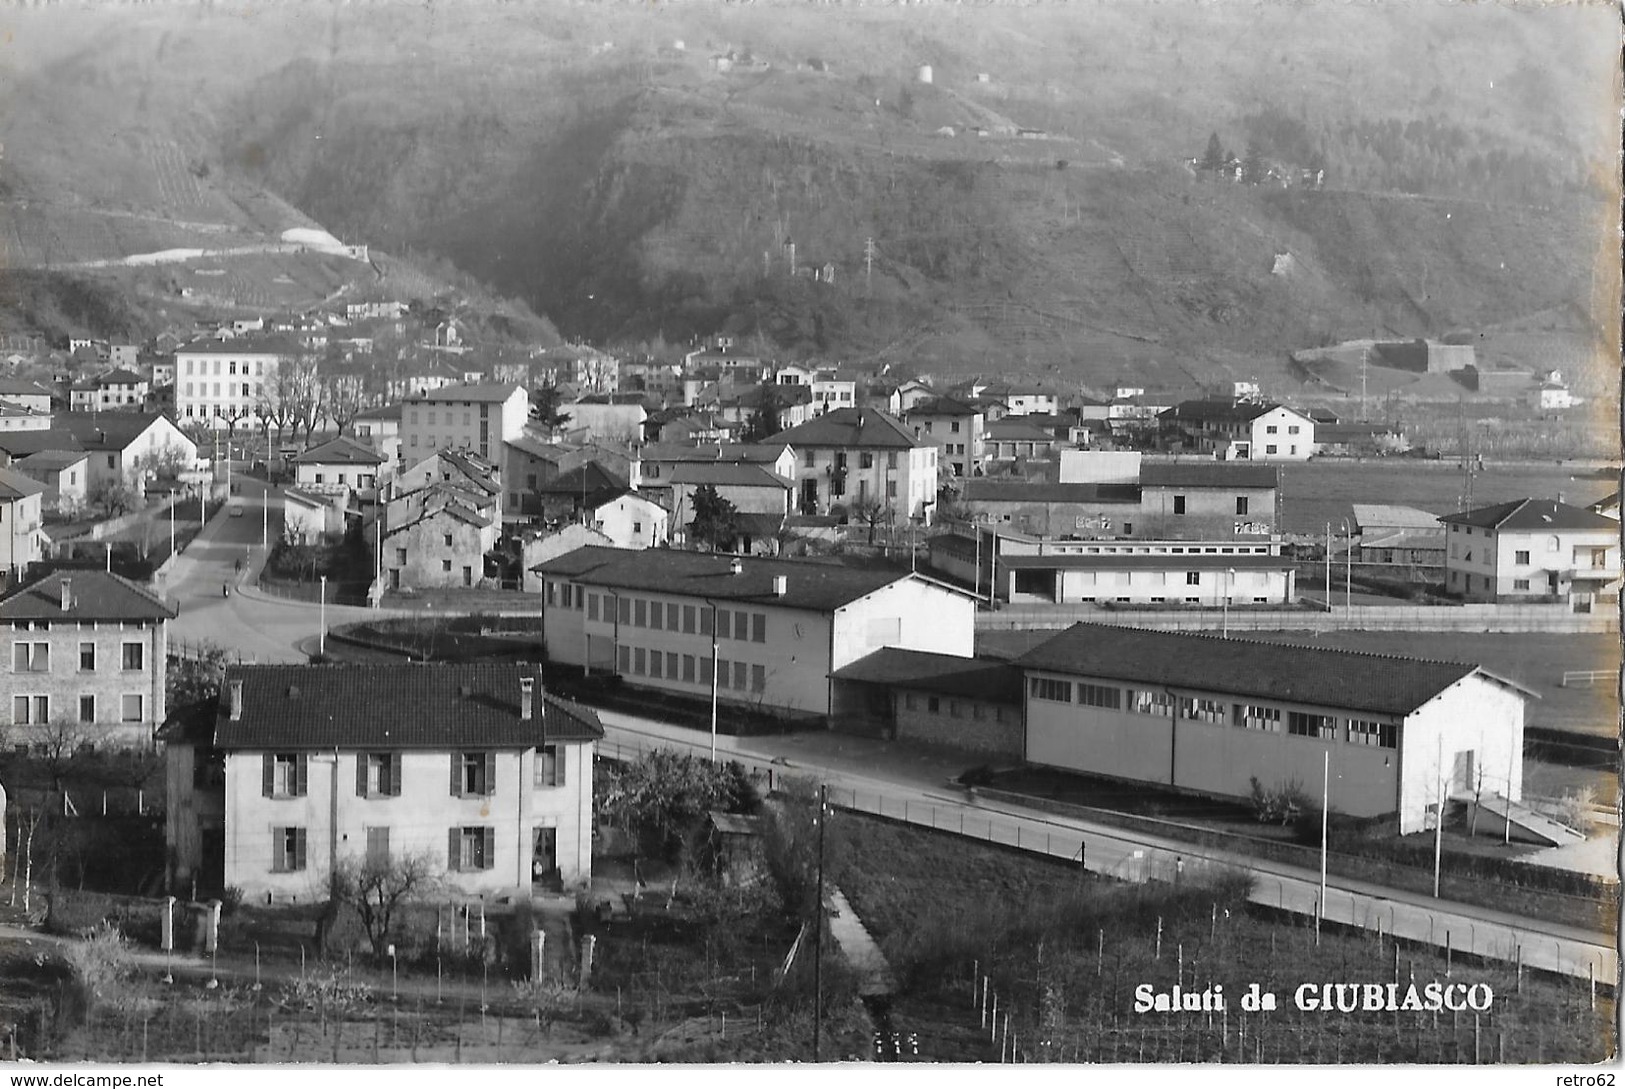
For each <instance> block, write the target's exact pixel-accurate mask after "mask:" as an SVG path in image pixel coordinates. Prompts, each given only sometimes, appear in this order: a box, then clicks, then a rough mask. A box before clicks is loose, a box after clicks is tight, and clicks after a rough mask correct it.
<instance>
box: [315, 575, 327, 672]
mask: <svg viewBox="0 0 1625 1089" xmlns="http://www.w3.org/2000/svg"><path fill="white" fill-rule="evenodd" d="M321 620H322V631H321V635H319V636H318V637H317V639H316V655H317V657H319V658H325V657H327V576H326V575H323V576H322V608H321Z"/></svg>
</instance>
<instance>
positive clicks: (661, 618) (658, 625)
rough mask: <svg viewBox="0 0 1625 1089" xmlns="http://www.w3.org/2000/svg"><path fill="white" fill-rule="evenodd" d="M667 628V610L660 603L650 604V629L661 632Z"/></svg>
mask: <svg viewBox="0 0 1625 1089" xmlns="http://www.w3.org/2000/svg"><path fill="white" fill-rule="evenodd" d="M665 626H666V609H665V606H663V605H661V604H660V602H658V601H651V602H649V627H651V628H653V629H654V630H655V631H660V630H661V629H662V628H664V627H665Z"/></svg>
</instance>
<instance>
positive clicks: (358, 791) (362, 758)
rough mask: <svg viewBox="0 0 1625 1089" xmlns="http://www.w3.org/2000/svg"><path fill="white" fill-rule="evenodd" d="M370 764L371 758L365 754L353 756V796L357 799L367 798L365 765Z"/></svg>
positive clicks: (359, 753)
mask: <svg viewBox="0 0 1625 1089" xmlns="http://www.w3.org/2000/svg"><path fill="white" fill-rule="evenodd" d="M370 763H372V758H371V757H370V756H369V755H368V754H367V753H364V752H358V753H356V754H355V796H356V797H357V798H365V797H366V796H367V765H368V764H370Z"/></svg>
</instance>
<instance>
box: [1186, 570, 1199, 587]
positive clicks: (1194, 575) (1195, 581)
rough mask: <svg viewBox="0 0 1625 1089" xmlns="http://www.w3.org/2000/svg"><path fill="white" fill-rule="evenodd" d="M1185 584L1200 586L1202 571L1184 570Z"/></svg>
mask: <svg viewBox="0 0 1625 1089" xmlns="http://www.w3.org/2000/svg"><path fill="white" fill-rule="evenodd" d="M1185 585H1186V586H1200V585H1202V572H1200V571H1186V572H1185Z"/></svg>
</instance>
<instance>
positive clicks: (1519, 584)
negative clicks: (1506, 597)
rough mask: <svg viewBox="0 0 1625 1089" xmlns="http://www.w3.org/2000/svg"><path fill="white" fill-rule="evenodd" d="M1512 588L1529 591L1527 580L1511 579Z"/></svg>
mask: <svg viewBox="0 0 1625 1089" xmlns="http://www.w3.org/2000/svg"><path fill="white" fill-rule="evenodd" d="M1512 588H1513V589H1514V590H1527V589H1529V580H1528V579H1513V580H1512Z"/></svg>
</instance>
